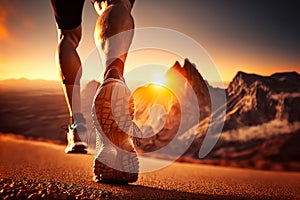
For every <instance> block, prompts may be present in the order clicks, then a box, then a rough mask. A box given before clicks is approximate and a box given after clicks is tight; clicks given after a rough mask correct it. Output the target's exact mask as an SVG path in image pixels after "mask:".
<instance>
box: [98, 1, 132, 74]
mask: <svg viewBox="0 0 300 200" xmlns="http://www.w3.org/2000/svg"><path fill="white" fill-rule="evenodd" d="M94 7H95V9H96V11H97V13H98V14H99V18H98V20H97V23H96V28H95V42H96V44H97V47H98V49H99V52H100V55H101V57H102V61H103V63H104V64H105V67H106V69H105V73H104V77H105V79H107V78H110V77H111V76H113V74H114V73H113V72H109V71H110V69H112V68H117V69H118V70H119V72H120V73H121V74H122V75H123V71H124V63H125V61H126V57H127V52H128V49H129V47H130V44H131V42H132V38H133V29H134V21H133V18H132V16H131V9H132V5H131V3H130V1H129V0H115V1H112V3H111V4H110V5H107V3H106V2H102V3H97V2H96V3H95V4H94ZM124 31H125V32H124ZM122 32H123V33H122ZM119 33H122V34H121V35H117V34H119ZM116 35H117V36H116ZM112 36H113V37H112ZM110 73H111V74H110ZM112 78H115V77H112Z"/></svg>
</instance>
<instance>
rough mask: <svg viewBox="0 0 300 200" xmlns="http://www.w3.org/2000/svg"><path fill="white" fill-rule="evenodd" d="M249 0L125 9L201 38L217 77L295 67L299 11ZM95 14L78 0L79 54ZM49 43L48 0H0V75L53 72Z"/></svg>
mask: <svg viewBox="0 0 300 200" xmlns="http://www.w3.org/2000/svg"><path fill="white" fill-rule="evenodd" d="M250 2H252V3H249V2H247V3H244V2H242V3H239V1H230V2H224V1H214V2H207V1H192V0H186V1H183V0H181V1H180V0H164V1H159V0H153V1H146V0H136V4H135V7H134V9H133V16H134V19H135V24H136V27H137V28H143V27H163V28H168V29H172V30H176V31H178V32H180V33H182V34H185V35H186V36H188V37H190V38H192V39H193V40H195V42H197V43H199V44H200V45H202V46H203V47H204V48H205V50H206V51H207V52H208V54H209V56H210V57H211V58H212V60H213V61H214V62H215V64H216V66H217V69H218V71H219V73H220V75H221V78H222V79H223V80H224V81H230V80H231V79H232V78H233V76H234V75H235V74H236V73H237V71H245V72H249V73H257V74H261V75H270V74H272V73H275V72H278V71H280V72H282V71H297V72H298V73H299V72H300V56H299V55H300V39H299V35H300V31H299V24H300V21H299V18H300V17H299V14H298V12H296V11H295V10H296V9H295V8H296V7H295V6H294V5H292V4H291V3H290V4H291V5H289V4H287V3H284V4H283V3H282V4H283V5H280V4H278V3H273V4H274V5H273V4H272V3H268V5H267V4H266V3H264V2H261V1H255V0H254V1H250ZM96 17H97V16H96V14H95V12H94V10H93V8H92V5H91V3H90V2H89V1H86V3H85V8H84V16H83V38H82V41H81V44H80V47H79V49H78V51H79V54H80V57H81V58H82V60H83V61H84V60H85V59H86V58H87V57H88V56H89V54H90V53H91V51H93V49H94V47H95V46H94V42H93V28H94V23H95V20H96ZM298 22H299V23H298ZM174 45H176V41H174ZM180 45H181V44H180ZM55 48H56V26H55V22H54V18H53V15H52V10H51V7H50V3H49V1H32V0H10V1H7V0H0V72H1V73H0V80H1V79H7V78H20V77H26V78H30V79H58V74H57V69H56V67H55V57H54V55H55ZM145 53H146V52H145ZM189 53H190V55H192V54H193V52H188V54H189ZM163 55H164V54H163ZM193 56H195V55H193ZM193 56H191V57H193ZM159 57H162V56H161V55H157V58H156V59H155V60H156V61H157V60H161V62H162V63H160V64H165V65H170V63H174V62H175V60H173V59H175V58H176V56H175V57H172V56H165V57H163V58H161V59H158V58H159ZM191 61H192V62H194V63H195V64H196V65H197V66H198V65H200V64H199V63H197V62H198V61H195V60H193V59H192V60H191ZM134 62H135V63H136V62H137V61H136V60H135V61H134V57H132V58H131V61H130V62H129V64H130V63H134ZM139 62H140V65H142V64H144V63H143V61H139ZM129 64H128V65H129ZM147 64H148V63H147ZM128 68H130V66H128ZM200 72H201V71H200ZM204 78H206V77H204Z"/></svg>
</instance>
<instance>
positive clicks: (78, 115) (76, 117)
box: [70, 113, 86, 124]
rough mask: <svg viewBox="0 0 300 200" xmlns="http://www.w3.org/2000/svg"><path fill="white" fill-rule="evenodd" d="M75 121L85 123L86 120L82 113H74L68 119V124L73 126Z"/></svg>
mask: <svg viewBox="0 0 300 200" xmlns="http://www.w3.org/2000/svg"><path fill="white" fill-rule="evenodd" d="M75 121H76V122H78V123H84V124H85V123H86V120H85V118H84V116H83V114H82V113H75V114H73V116H71V117H70V124H73V123H74V122H75Z"/></svg>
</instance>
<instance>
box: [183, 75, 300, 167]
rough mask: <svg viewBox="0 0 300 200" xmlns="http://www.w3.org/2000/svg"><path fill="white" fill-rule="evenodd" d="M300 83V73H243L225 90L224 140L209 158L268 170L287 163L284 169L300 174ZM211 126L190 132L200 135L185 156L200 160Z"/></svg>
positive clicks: (220, 140)
mask: <svg viewBox="0 0 300 200" xmlns="http://www.w3.org/2000/svg"><path fill="white" fill-rule="evenodd" d="M299 83H300V75H299V74H298V73H296V72H287V73H276V74H273V75H271V76H260V75H256V74H247V73H244V72H238V73H237V75H236V76H235V77H234V79H233V80H232V82H231V83H230V84H229V86H228V88H227V89H226V93H227V102H226V107H227V111H226V117H225V122H224V127H223V130H222V134H221V137H220V139H219V141H218V143H217V145H216V146H215V147H214V149H213V150H212V151H211V152H210V154H209V155H208V156H207V157H206V158H205V159H206V160H209V161H212V162H214V161H216V160H219V161H222V162H223V163H224V162H225V163H227V164H230V163H231V164H232V163H235V164H236V165H238V166H247V167H249V166H251V167H256V168H263V169H268V168H272V166H273V165H276V166H277V165H278V163H281V164H282V163H284V165H280V167H279V168H282V166H284V167H285V168H287V169H296V170H300V167H299V166H300V165H299V161H300V147H299V145H298V144H297V142H296V140H298V141H299V138H300V108H299V102H300V86H299ZM206 126H207V125H205V124H203V123H199V124H198V125H196V126H195V127H193V128H192V129H190V130H189V131H188V132H187V133H186V135H189V134H191V132H193V131H194V132H195V133H194V134H195V135H196V139H195V140H194V143H193V145H192V146H191V148H190V149H189V150H188V151H187V152H186V156H189V157H193V158H197V156H198V155H197V154H198V153H197V152H199V149H200V148H199V147H200V146H201V144H202V143H203V141H204V137H205V131H203V130H206V128H207V127H206ZM210 126H212V127H213V126H217V124H214V123H211V124H210ZM274 162H275V164H274ZM237 163H238V164H237ZM291 163H292V164H291ZM295 163H298V164H295ZM295 166H296V167H295Z"/></svg>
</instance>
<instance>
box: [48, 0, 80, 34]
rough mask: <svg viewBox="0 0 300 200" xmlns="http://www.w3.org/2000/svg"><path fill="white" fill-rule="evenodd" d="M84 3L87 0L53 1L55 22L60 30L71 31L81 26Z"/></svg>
mask: <svg viewBox="0 0 300 200" xmlns="http://www.w3.org/2000/svg"><path fill="white" fill-rule="evenodd" d="M84 1H85V0H51V5H52V8H53V12H54V16H55V20H56V23H57V26H58V28H59V29H62V30H70V29H74V28H76V27H78V26H79V25H80V24H81V20H82V10H83V5H84Z"/></svg>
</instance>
